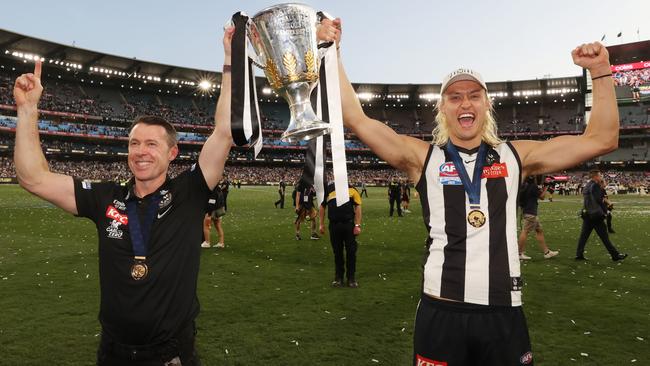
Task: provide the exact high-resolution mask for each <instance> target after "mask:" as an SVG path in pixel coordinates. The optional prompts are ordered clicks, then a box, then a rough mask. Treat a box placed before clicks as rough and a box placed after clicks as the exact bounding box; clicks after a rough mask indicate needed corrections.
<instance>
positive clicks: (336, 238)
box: [329, 221, 357, 282]
mask: <svg viewBox="0 0 650 366" xmlns="http://www.w3.org/2000/svg"><path fill="white" fill-rule="evenodd" d="M329 229H330V240H331V241H332V250H333V251H334V266H335V275H334V276H335V279H336V280H340V281H343V274H344V273H346V272H347V273H346V274H347V278H348V281H350V282H351V281H354V280H355V277H354V274H355V271H356V267H357V239H356V237H355V236H354V233H353V232H352V231H353V230H354V222H352V221H350V222H331V221H330V226H329ZM344 249H345V258H344V257H343V250H344ZM346 258H347V262H346V260H345V259H346Z"/></svg>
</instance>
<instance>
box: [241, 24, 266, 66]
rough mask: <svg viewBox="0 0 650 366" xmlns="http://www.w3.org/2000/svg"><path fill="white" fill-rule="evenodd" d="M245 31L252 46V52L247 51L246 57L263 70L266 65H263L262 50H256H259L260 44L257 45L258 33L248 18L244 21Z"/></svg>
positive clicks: (264, 61)
mask: <svg viewBox="0 0 650 366" xmlns="http://www.w3.org/2000/svg"><path fill="white" fill-rule="evenodd" d="M246 33H247V34H248V41H249V42H250V44H251V46H252V48H253V52H249V53H248V57H249V58H250V59H251V61H253V63H254V64H255V66H257V67H259V68H260V69H262V70H264V69H265V68H266V66H264V65H265V64H266V60H265V59H264V52H258V50H261V46H260V45H259V42H260V41H259V39H260V38H259V33H258V31H257V27H255V23H253V21H252V20H251V19H248V22H247V23H246Z"/></svg>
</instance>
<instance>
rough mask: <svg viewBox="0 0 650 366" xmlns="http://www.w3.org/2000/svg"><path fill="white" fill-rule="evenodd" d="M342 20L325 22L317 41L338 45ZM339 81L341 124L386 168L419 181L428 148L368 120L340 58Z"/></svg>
mask: <svg viewBox="0 0 650 366" xmlns="http://www.w3.org/2000/svg"><path fill="white" fill-rule="evenodd" d="M340 29H341V20H340V19H335V20H334V21H332V20H329V19H324V20H323V21H322V22H321V27H320V29H319V38H320V39H322V40H326V41H335V42H336V43H337V46H338V42H339V40H340V37H341V30H340ZM339 77H340V87H341V104H342V108H343V123H344V125H345V127H347V128H349V129H350V130H352V132H354V134H355V135H356V136H357V137H358V138H359V139H360V140H361V141H363V143H365V144H366V145H368V147H369V148H370V149H371V150H372V151H373V152H374V153H375V154H377V156H379V157H380V158H382V159H383V160H385V161H386V162H387V163H388V164H390V165H391V166H393V167H394V168H397V169H399V170H401V171H403V172H406V173H407V174H408V175H409V178H410V179H411V180H412V181H414V182H417V181H418V180H419V179H420V175H421V172H422V167H423V166H424V160H425V159H426V155H427V151H428V149H429V144H428V143H426V142H424V141H422V140H419V139H416V138H413V137H409V136H404V135H399V134H397V133H396V132H395V131H393V129H391V128H390V127H388V126H386V125H385V124H383V123H382V122H380V121H377V120H375V119H372V118H369V117H368V116H366V114H365V113H364V112H363V109H362V108H361V104H360V103H359V99H358V98H357V95H356V92H355V91H354V88H353V87H352V84H351V83H350V81H349V80H348V77H347V75H346V73H345V69H344V67H343V62H342V61H341V57H340V55H339Z"/></svg>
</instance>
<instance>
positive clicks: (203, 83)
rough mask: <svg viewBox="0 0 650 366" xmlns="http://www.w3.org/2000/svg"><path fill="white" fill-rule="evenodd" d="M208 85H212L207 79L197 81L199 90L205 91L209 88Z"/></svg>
mask: <svg viewBox="0 0 650 366" xmlns="http://www.w3.org/2000/svg"><path fill="white" fill-rule="evenodd" d="M210 86H212V84H211V83H210V82H209V81H207V80H201V81H200V82H199V89H201V90H204V91H207V90H209V89H210Z"/></svg>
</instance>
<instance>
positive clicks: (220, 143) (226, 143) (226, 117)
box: [199, 27, 235, 189]
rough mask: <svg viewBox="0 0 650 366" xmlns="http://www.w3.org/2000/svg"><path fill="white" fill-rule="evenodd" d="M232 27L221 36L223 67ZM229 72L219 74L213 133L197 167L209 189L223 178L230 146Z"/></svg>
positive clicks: (204, 145)
mask: <svg viewBox="0 0 650 366" xmlns="http://www.w3.org/2000/svg"><path fill="white" fill-rule="evenodd" d="M234 32H235V28H234V27H230V28H227V29H226V30H225V32H224V35H223V49H224V60H223V64H224V65H228V66H229V65H230V54H231V53H230V52H231V47H230V45H231V41H232V35H233V33H234ZM230 76H231V74H230V71H229V70H227V71H226V70H224V72H223V73H222V74H221V89H220V90H221V94H220V95H219V101H218V102H217V109H216V112H215V114H214V124H215V127H214V131H212V134H211V135H210V137H208V140H207V141H206V142H205V144H203V148H202V149H201V154H200V155H199V165H200V166H201V171H203V176H204V177H205V182H206V183H207V184H208V187H210V189H214V187H215V186H216V185H217V183H219V181H220V180H221V177H222V176H223V169H224V166H225V165H226V160H228V153H230V147H231V146H232V132H231V131H230V80H231V78H230Z"/></svg>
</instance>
